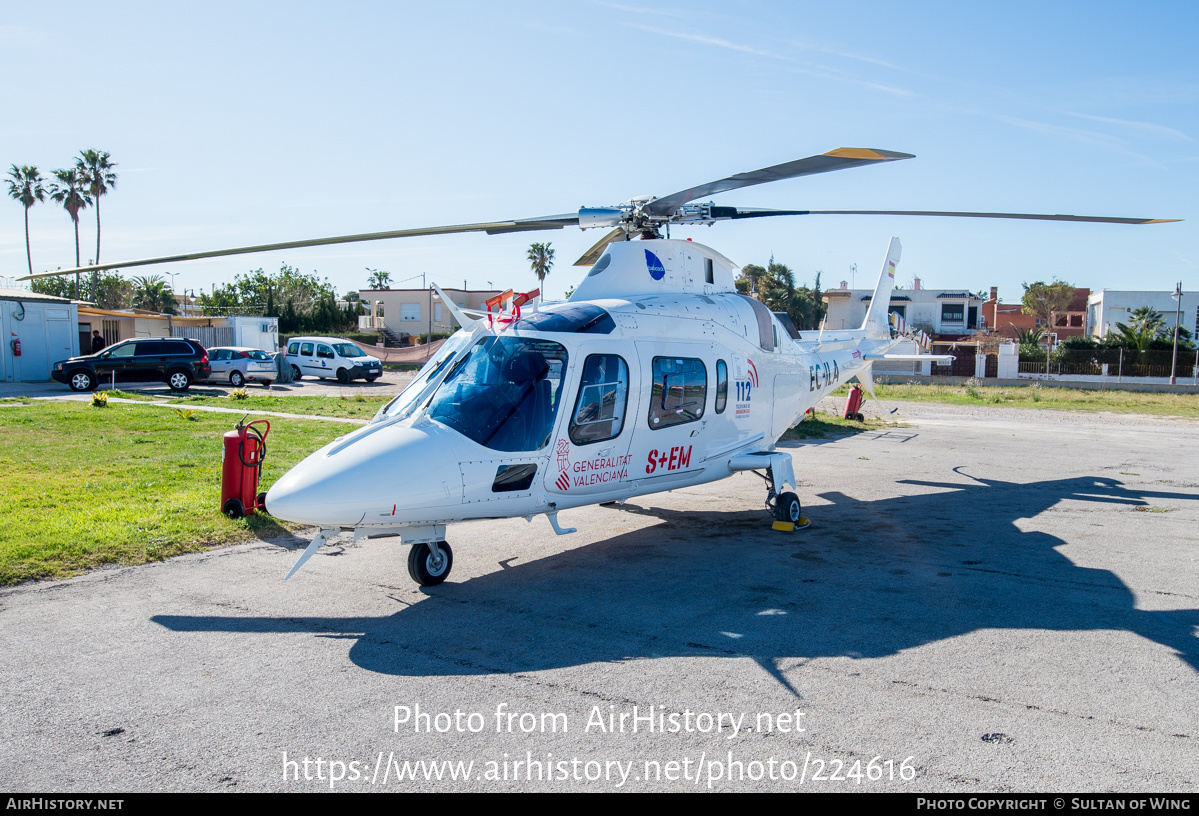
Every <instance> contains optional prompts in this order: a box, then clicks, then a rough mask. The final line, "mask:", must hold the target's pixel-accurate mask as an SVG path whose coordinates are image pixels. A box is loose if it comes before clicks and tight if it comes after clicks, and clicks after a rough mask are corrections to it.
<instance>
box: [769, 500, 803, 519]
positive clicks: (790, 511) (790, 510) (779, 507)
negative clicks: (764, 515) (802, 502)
mask: <svg viewBox="0 0 1199 816" xmlns="http://www.w3.org/2000/svg"><path fill="white" fill-rule="evenodd" d="M802 517H803V514H802V512H801V508H800V506H799V496H796V495H795V494H794V493H784V494H783V495H781V496H779V497H778V501H776V502H775V503H774V518H775V519H776V520H777V521H789V522H791V523H792V524H794V525H796V526H798V525H799V521H800V519H801V518H802Z"/></svg>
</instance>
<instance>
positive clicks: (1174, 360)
mask: <svg viewBox="0 0 1199 816" xmlns="http://www.w3.org/2000/svg"><path fill="white" fill-rule="evenodd" d="M1170 297H1172V298H1174V302H1175V303H1177V304H1178V305H1177V306H1176V307H1175V309H1174V353H1173V354H1172V355H1171V356H1170V385H1175V384H1176V383H1177V382H1178V380H1177V378H1176V377H1175V376H1174V374H1175V369H1176V367H1177V366H1178V324H1179V323H1181V322H1182V281H1179V282H1178V285H1177V286H1175V287H1174V294H1172V295H1170Z"/></svg>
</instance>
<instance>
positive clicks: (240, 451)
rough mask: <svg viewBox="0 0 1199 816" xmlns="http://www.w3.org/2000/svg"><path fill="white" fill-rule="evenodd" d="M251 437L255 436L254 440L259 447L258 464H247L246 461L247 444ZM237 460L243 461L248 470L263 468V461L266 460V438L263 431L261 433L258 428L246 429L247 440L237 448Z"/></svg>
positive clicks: (244, 439)
mask: <svg viewBox="0 0 1199 816" xmlns="http://www.w3.org/2000/svg"><path fill="white" fill-rule="evenodd" d="M251 436H253V438H254V439H255V440H257V442H256V444H257V447H258V461H257V462H247V461H246V442H247V441H248V440H249V439H250V437H251ZM237 458H238V459H241V463H242V464H243V465H245V466H246V467H248V468H261V467H262V463H263V461H265V460H266V438H265V437H264V436H263V434H262V432H261V431H259V430H258V429H257V428H246V435H245V438H243V439H242V441H241V444H240V445H238V446H237Z"/></svg>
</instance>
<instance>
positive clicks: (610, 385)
mask: <svg viewBox="0 0 1199 816" xmlns="http://www.w3.org/2000/svg"><path fill="white" fill-rule="evenodd" d="M628 403H629V367H628V365H627V364H626V363H625V361H624V360H623V359H622V358H621V357H618V356H617V355H615V354H592V355H591V356H589V357H588V358H587V361H586V362H585V363H583V378H582V381H581V382H580V383H579V397H578V399H577V400H576V401H575V411H574V415H573V416H572V417H571V419H570V441H571V442H573V443H575V444H576V445H590V444H591V443H592V442H603V441H604V440H605V439H614V438H615V437H618V436H620V432H621V430H622V429H623V428H624V415H625V410H626V409H627V408H628Z"/></svg>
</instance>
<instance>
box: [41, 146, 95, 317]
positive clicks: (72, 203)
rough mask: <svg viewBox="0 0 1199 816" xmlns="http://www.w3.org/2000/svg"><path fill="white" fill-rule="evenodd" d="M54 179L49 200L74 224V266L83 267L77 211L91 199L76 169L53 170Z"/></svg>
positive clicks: (76, 293) (76, 278)
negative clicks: (53, 201)
mask: <svg viewBox="0 0 1199 816" xmlns="http://www.w3.org/2000/svg"><path fill="white" fill-rule="evenodd" d="M54 177H55V178H56V179H58V181H57V182H52V183H51V184H50V198H52V199H54V200H55V201H57V202H58V203H59V204H61V205H62V206H63V209H65V210H66V211H67V213H68V214H69V215H70V216H71V221H72V222H74V224H75V266H83V264H82V263H80V261H79V211H80V210H82V209H83V208H84V207H87V206H88V205H89V204H91V203H92V198H91V195H90V194H89V193H88V191H87V185H86V184H85V181H84V178H83V175H82V174H81V173H80V172H79V170H78V169H76V168H74V167H72V168H71V169H70V170H55V171H54ZM59 182H61V184H60V183H59ZM75 297H76V298H78V297H79V273H78V272H76V273H75Z"/></svg>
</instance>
